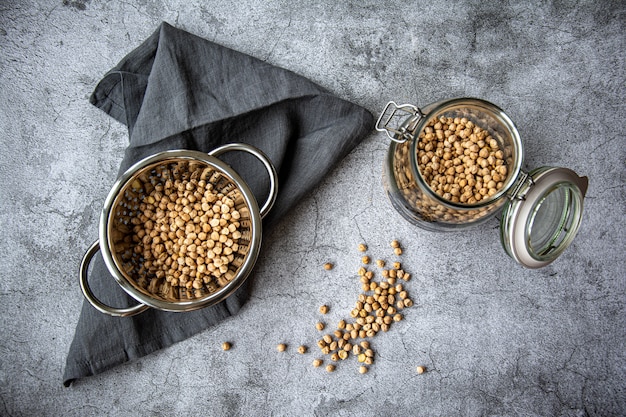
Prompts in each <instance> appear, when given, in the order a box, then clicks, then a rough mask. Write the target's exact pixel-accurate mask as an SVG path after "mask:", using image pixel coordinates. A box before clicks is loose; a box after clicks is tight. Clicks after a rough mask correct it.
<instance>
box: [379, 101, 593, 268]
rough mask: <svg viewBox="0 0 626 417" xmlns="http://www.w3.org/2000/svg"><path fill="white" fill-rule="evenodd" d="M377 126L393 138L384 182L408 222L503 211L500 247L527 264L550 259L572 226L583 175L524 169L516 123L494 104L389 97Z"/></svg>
mask: <svg viewBox="0 0 626 417" xmlns="http://www.w3.org/2000/svg"><path fill="white" fill-rule="evenodd" d="M376 129H377V130H378V131H381V132H386V133H387V135H388V136H389V138H390V139H391V140H392V141H391V144H390V146H389V150H388V153H387V157H386V159H385V163H384V169H383V185H384V187H385V190H386V193H387V195H388V196H389V199H390V201H391V204H392V206H393V207H394V208H395V209H396V211H398V212H399V213H400V214H401V215H402V216H403V217H404V218H405V219H407V220H408V221H409V222H411V223H413V224H415V225H417V226H419V227H422V228H424V229H427V230H431V231H458V230H463V229H466V228H469V227H473V226H476V225H478V224H481V223H483V222H485V221H487V220H489V219H490V218H492V217H493V216H494V215H496V214H497V213H499V212H502V213H503V214H502V220H501V228H500V230H501V240H502V243H503V246H504V248H505V250H506V252H507V253H508V254H509V255H510V256H511V257H513V258H514V259H515V260H516V261H517V262H519V263H521V264H522V265H524V266H526V267H529V268H539V267H542V266H545V265H547V264H549V263H550V262H552V261H553V260H554V259H556V258H557V257H558V256H559V255H560V254H561V253H562V252H563V250H565V248H567V246H569V244H570V243H571V241H572V239H573V238H574V236H575V234H576V232H577V231H578V228H579V226H580V221H581V218H582V206H583V198H584V195H585V193H586V190H587V185H588V180H587V178H586V177H579V176H578V175H577V174H576V173H574V172H573V171H571V170H569V169H566V168H553V167H543V168H539V169H536V170H533V171H531V172H529V173H526V172H524V171H523V170H522V169H521V167H522V161H523V147H522V142H521V139H520V136H519V133H518V131H517V128H516V127H515V125H514V124H513V122H512V121H511V119H510V118H509V117H508V116H507V115H506V114H505V113H504V111H502V110H501V109H500V108H498V107H497V106H495V105H494V104H492V103H489V102H487V101H485V100H481V99H476V98H455V99H449V100H444V101H439V102H436V103H433V104H429V105H427V106H425V107H423V108H422V109H420V108H418V107H416V106H414V105H411V104H403V105H397V104H396V103H394V102H393V101H392V102H389V103H388V104H387V106H386V107H385V109H384V110H383V112H382V113H381V115H380V117H379V118H378V121H377V123H376ZM468 183H469V184H468Z"/></svg>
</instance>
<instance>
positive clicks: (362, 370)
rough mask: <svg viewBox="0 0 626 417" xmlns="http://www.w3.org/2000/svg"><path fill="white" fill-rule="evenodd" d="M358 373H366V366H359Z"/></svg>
mask: <svg viewBox="0 0 626 417" xmlns="http://www.w3.org/2000/svg"><path fill="white" fill-rule="evenodd" d="M359 373H360V374H366V373H367V366H360V367H359Z"/></svg>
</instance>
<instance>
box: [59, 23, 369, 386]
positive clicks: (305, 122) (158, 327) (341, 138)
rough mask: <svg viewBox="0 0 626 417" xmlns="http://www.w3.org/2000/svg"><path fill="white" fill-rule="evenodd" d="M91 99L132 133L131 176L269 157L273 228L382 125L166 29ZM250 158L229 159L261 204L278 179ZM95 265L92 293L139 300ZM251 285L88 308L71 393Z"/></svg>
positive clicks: (191, 327) (278, 72) (186, 332)
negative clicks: (155, 305)
mask: <svg viewBox="0 0 626 417" xmlns="http://www.w3.org/2000/svg"><path fill="white" fill-rule="evenodd" d="M91 103H92V104H93V105H95V106H97V107H98V108H100V109H102V110H103V111H105V112H106V113H107V114H109V115H110V116H111V117H113V118H115V119H116V120H118V121H119V122H121V123H123V124H125V125H126V126H128V131H129V137H130V145H129V147H128V148H127V149H126V151H125V155H124V158H123V161H122V163H121V166H120V173H122V172H124V171H125V170H126V169H128V167H130V166H131V165H132V164H133V163H135V162H137V161H138V160H140V159H142V158H144V157H146V156H148V155H152V154H154V153H157V152H160V151H164V150H168V149H193V150H199V151H203V152H208V151H210V150H212V149H214V148H216V147H217V146H219V145H222V144H224V143H229V142H244V143H248V144H250V145H253V146H256V147H257V148H259V149H261V150H262V151H263V152H264V153H265V154H266V155H267V156H268V157H269V158H270V160H271V161H272V163H273V164H274V166H275V167H276V170H277V171H278V176H279V177H278V178H279V182H278V190H279V191H278V196H277V199H276V203H275V204H274V207H273V208H272V210H271V211H270V213H269V214H268V215H267V216H266V217H265V219H264V220H263V230H264V231H265V232H267V230H269V229H270V228H271V226H272V225H273V224H275V222H276V221H277V220H279V219H280V218H281V217H283V216H284V215H285V214H286V213H287V212H288V210H289V209H290V208H292V207H293V206H294V205H295V204H296V203H297V202H298V201H299V200H301V199H302V197H304V196H306V195H307V193H309V192H311V190H312V189H313V188H314V187H315V185H316V184H318V183H319V181H320V180H321V179H322V178H323V177H324V175H326V174H327V173H328V172H329V171H330V170H331V168H332V167H333V166H335V165H336V164H337V163H338V162H339V161H340V160H341V159H342V158H343V157H345V156H346V155H347V154H348V153H349V152H350V151H351V150H352V149H353V148H354V147H355V146H356V145H357V144H358V143H359V142H360V141H361V140H362V139H363V138H364V137H365V136H366V135H367V134H368V133H369V132H370V131H371V130H372V129H373V124H374V120H373V116H372V114H371V113H370V112H368V111H367V110H365V109H363V108H362V107H359V106H357V105H354V104H352V103H349V102H347V101H345V100H341V99H339V98H337V97H336V96H333V95H332V94H330V93H329V92H328V91H326V90H325V89H323V88H321V87H320V86H318V85H316V84H315V83H313V82H311V81H309V80H307V79H306V78H303V77H302V76H299V75H296V74H294V73H293V72H291V71H288V70H285V69H283V68H278V67H276V66H272V65H270V64H268V63H266V62H263V61H261V60H258V59H256V58H253V57H251V56H248V55H246V54H243V53H240V52H237V51H234V50H232V49H229V48H226V47H224V46H221V45H217V44H215V43H212V42H209V41H207V40H205V39H202V38H200V37H197V36H194V35H192V34H190V33H188V32H185V31H183V30H180V29H176V28H174V27H172V26H170V25H168V24H167V23H162V24H161V25H160V26H159V28H158V29H157V30H156V32H155V33H154V34H153V35H151V36H150V37H149V38H148V39H147V40H146V41H145V42H144V43H143V44H141V45H140V46H139V47H137V48H136V49H135V50H133V51H132V52H131V53H130V54H128V55H127V56H126V57H125V58H124V59H122V61H121V62H120V63H119V64H118V65H117V66H116V67H114V68H113V69H112V70H111V71H109V72H108V73H107V74H106V75H105V76H104V78H103V79H102V80H101V81H100V82H99V83H98V85H97V87H96V89H95V91H94V93H93V95H92V96H91ZM220 158H222V157H220ZM246 158H247V159H246ZM250 158H252V157H250V156H249V155H247V154H245V153H240V152H229V153H227V154H224V155H223V159H224V160H225V161H226V162H228V163H229V165H231V166H232V167H233V169H235V170H236V171H237V172H238V173H239V174H240V175H241V176H242V177H243V179H244V181H246V182H247V183H248V185H249V186H250V188H251V190H252V191H253V193H254V195H255V197H256V199H257V201H259V203H260V204H262V202H264V201H265V199H266V198H267V192H268V190H269V180H268V179H267V173H266V171H265V168H264V167H263V165H262V164H261V163H259V162H257V163H255V161H251V160H249V159H250ZM261 250H263V249H261ZM91 264H92V265H91V270H90V272H89V281H90V286H91V288H92V290H93V292H94V293H95V294H96V296H97V297H98V298H99V299H101V300H102V301H103V302H105V303H107V304H109V305H111V306H115V307H119V308H123V307H128V306H131V305H133V304H136V301H134V300H133V299H132V298H131V297H130V296H128V295H127V294H126V293H125V292H124V291H123V290H122V289H121V288H120V287H119V286H118V284H117V283H116V281H115V280H114V279H113V277H112V276H111V275H110V273H109V272H108V270H107V268H106V266H105V264H104V261H103V259H102V256H101V255H100V254H98V255H96V256H95V257H94V258H93V260H92V263H91ZM252 275H254V272H253V274H252ZM252 278H253V277H252V276H251V277H249V278H248V280H247V281H246V283H244V285H242V286H241V287H240V288H239V289H238V290H237V291H236V292H235V293H234V294H232V295H231V296H230V297H228V298H227V299H226V300H225V301H223V302H221V303H219V304H217V305H214V306H210V307H206V308H203V309H201V310H196V311H191V312H184V313H172V312H164V311H158V310H155V309H148V310H147V311H145V312H143V313H141V314H139V315H136V316H133V317H125V318H120V317H110V316H108V315H106V314H103V313H100V312H98V311H97V310H96V309H95V308H93V307H92V306H91V305H90V304H89V303H88V302H86V301H85V302H84V303H83V307H82V310H81V313H80V317H79V320H78V324H77V326H76V331H75V335H74V339H73V341H72V344H71V346H70V350H69V353H68V356H67V362H66V366H65V372H64V375H63V383H64V385H65V386H69V385H70V384H71V383H72V382H73V381H75V380H76V379H78V378H82V377H86V376H90V375H95V374H98V373H101V372H103V371H105V370H107V369H110V368H112V367H114V366H116V365H119V364H121V363H124V362H126V361H129V360H133V359H137V358H140V357H142V356H144V355H147V354H149V353H151V352H154V351H156V350H158V349H162V348H165V347H168V346H170V345H172V344H174V343H176V342H179V341H181V340H184V339H186V338H189V337H191V336H193V335H194V334H197V333H198V332H200V331H202V330H204V329H207V328H209V327H210V326H212V325H215V324H217V323H219V322H220V321H221V320H223V319H224V318H226V317H229V316H231V315H233V314H235V313H236V312H237V311H238V310H239V309H240V308H241V306H242V305H243V304H244V302H245V301H246V299H247V297H248V293H249V291H250V283H251V280H252ZM256 279H262V277H256Z"/></svg>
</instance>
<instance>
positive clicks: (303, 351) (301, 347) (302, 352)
mask: <svg viewBox="0 0 626 417" xmlns="http://www.w3.org/2000/svg"><path fill="white" fill-rule="evenodd" d="M306 352H307V347H306V346H304V345H300V347H298V353H300V354H301V355H304V354H305V353H306Z"/></svg>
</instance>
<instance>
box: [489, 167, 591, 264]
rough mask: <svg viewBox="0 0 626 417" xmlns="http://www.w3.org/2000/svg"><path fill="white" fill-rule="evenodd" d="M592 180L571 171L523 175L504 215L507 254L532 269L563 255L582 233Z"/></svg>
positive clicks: (546, 169) (546, 170)
mask: <svg viewBox="0 0 626 417" xmlns="http://www.w3.org/2000/svg"><path fill="white" fill-rule="evenodd" d="M588 183H589V180H588V179H587V177H579V176H578V175H577V174H576V173H575V172H574V171H572V170H570V169H567V168H553V167H543V168H538V169H536V170H534V171H532V172H530V173H529V174H525V173H523V174H522V176H521V178H520V180H519V182H518V185H517V188H516V189H515V190H514V191H513V192H512V193H511V194H510V198H511V201H510V203H509V204H507V205H506V206H505V208H504V211H503V213H502V220H501V228H500V237H501V239H502V245H503V246H504V249H505V250H506V252H507V253H508V254H509V255H510V256H511V257H512V258H513V259H515V260H516V261H517V262H518V263H520V264H522V265H523V266H525V267H528V268H541V267H544V266H546V265H548V264H549V263H551V262H552V261H554V260H555V259H556V258H558V257H559V255H561V253H563V251H564V250H565V249H566V248H567V247H568V246H569V245H570V243H571V242H572V240H573V239H574V236H575V235H576V233H577V232H578V228H579V226H580V222H581V219H582V213H583V199H584V197H585V193H586V192H587V186H588Z"/></svg>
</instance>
